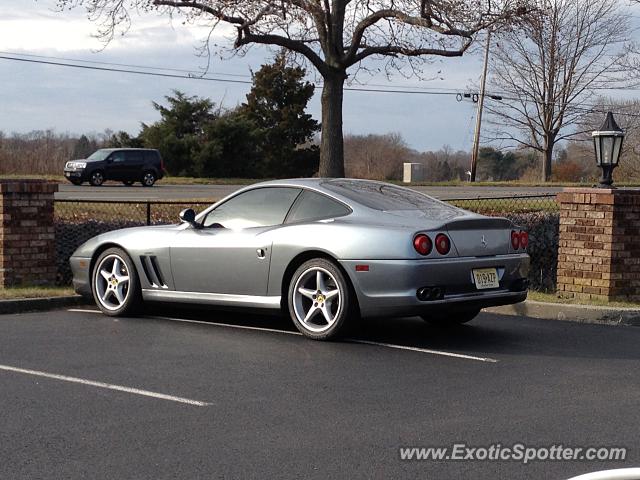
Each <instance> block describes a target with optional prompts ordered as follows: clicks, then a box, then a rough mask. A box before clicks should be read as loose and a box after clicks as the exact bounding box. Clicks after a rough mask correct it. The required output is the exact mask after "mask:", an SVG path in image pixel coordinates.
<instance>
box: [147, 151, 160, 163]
mask: <svg viewBox="0 0 640 480" xmlns="http://www.w3.org/2000/svg"><path fill="white" fill-rule="evenodd" d="M158 157H159V155H158V152H156V151H154V150H145V151H144V161H145V162H146V163H153V162H155V161H158Z"/></svg>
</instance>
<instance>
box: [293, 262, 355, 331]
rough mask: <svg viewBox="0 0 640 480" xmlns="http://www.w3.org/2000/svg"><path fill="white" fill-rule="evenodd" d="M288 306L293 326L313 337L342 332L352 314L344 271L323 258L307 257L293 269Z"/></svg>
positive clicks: (351, 299)
mask: <svg viewBox="0 0 640 480" xmlns="http://www.w3.org/2000/svg"><path fill="white" fill-rule="evenodd" d="M288 305H289V313H290V315H291V319H292V320H293V323H294V324H295V326H296V328H297V329H298V330H299V331H300V333H302V334H303V335H305V336H306V337H309V338H312V339H315V340H329V339H331V338H335V337H336V336H338V335H340V334H341V333H344V332H345V331H346V328H347V326H348V324H349V323H350V318H349V317H350V316H352V314H353V298H352V293H351V289H350V288H349V284H348V282H347V280H346V278H345V276H344V274H343V273H342V271H341V270H340V269H339V268H338V266H337V265H335V264H334V263H333V262H330V261H329V260H326V259H324V258H315V259H312V260H309V261H307V262H305V263H303V264H302V265H301V266H300V267H299V268H298V269H297V270H296V271H295V273H294V274H293V276H292V277H291V282H290V284H289V293H288Z"/></svg>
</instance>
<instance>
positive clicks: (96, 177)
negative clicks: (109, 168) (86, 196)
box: [91, 172, 104, 187]
mask: <svg viewBox="0 0 640 480" xmlns="http://www.w3.org/2000/svg"><path fill="white" fill-rule="evenodd" d="M103 183H104V175H102V172H93V173H92V174H91V185H93V186H95V187H99V186H100V185H102V184H103Z"/></svg>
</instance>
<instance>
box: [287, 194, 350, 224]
mask: <svg viewBox="0 0 640 480" xmlns="http://www.w3.org/2000/svg"><path fill="white" fill-rule="evenodd" d="M350 213H351V210H350V209H349V208H348V207H347V206H345V205H343V204H342V203H340V202H338V201H336V200H333V199H332V198H329V197H327V196H326V195H322V194H321V193H317V192H312V191H310V190H305V191H304V192H302V195H300V197H299V198H298V200H297V201H296V203H295V205H294V206H293V209H292V210H291V213H289V216H288V217H287V223H293V222H302V221H305V220H307V221H309V220H320V219H322V218H333V217H342V216H344V215H349V214H350Z"/></svg>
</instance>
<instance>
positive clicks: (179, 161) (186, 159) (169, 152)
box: [139, 90, 216, 175]
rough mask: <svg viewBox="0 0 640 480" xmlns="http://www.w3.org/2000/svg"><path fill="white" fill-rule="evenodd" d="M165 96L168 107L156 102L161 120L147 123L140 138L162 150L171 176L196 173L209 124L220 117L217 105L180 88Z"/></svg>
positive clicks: (145, 143) (146, 143) (154, 104)
mask: <svg viewBox="0 0 640 480" xmlns="http://www.w3.org/2000/svg"><path fill="white" fill-rule="evenodd" d="M165 98H166V100H167V102H168V106H163V105H160V104H159V103H156V102H153V107H154V108H155V109H156V110H157V111H158V112H160V120H159V121H158V122H155V123H153V124H151V125H146V124H144V123H143V124H142V131H141V132H140V135H139V138H140V139H141V140H142V143H143V144H144V146H145V147H148V148H157V149H158V150H160V153H161V155H162V157H163V159H164V161H165V165H166V169H167V171H168V172H169V173H170V174H171V175H195V174H197V171H196V165H195V163H194V159H195V158H196V157H197V156H198V155H199V153H200V150H201V141H202V139H203V134H204V130H205V127H206V125H207V124H208V123H209V122H211V121H213V120H214V119H215V118H216V114H214V113H213V107H214V104H213V102H212V101H211V100H209V99H206V98H199V97H195V96H193V97H189V96H187V95H185V94H184V93H183V92H180V91H178V90H174V91H173V95H168V96H166V97H165Z"/></svg>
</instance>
